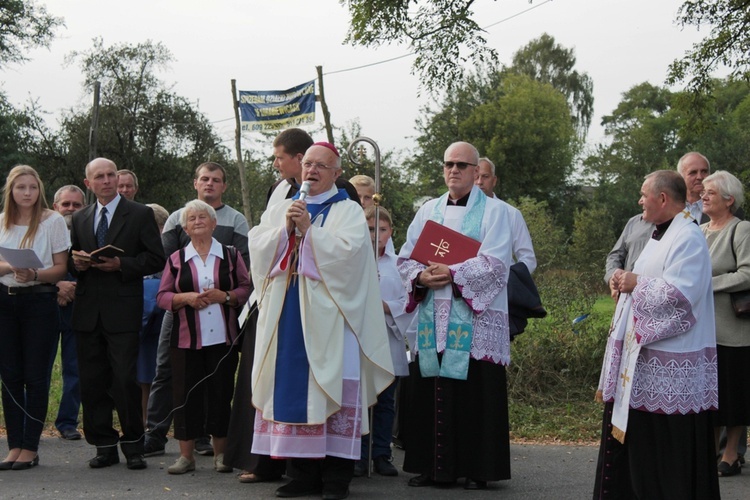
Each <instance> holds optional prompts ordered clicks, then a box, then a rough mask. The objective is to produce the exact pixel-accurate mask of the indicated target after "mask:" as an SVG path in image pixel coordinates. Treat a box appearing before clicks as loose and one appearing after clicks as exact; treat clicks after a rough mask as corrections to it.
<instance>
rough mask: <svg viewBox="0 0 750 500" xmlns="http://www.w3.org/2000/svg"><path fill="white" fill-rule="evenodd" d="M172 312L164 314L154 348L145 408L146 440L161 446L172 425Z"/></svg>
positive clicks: (165, 440)
mask: <svg viewBox="0 0 750 500" xmlns="http://www.w3.org/2000/svg"><path fill="white" fill-rule="evenodd" d="M173 322H174V317H173V316H172V311H167V312H165V313H164V319H163V320H162V324H161V331H160V332H159V344H158V346H157V347H156V375H155V376H154V380H153V382H151V392H150V393H149V395H148V406H147V408H146V426H147V427H148V434H147V435H146V440H147V441H149V442H151V441H154V442H156V443H158V444H159V445H161V446H164V445H165V444H166V443H167V432H169V426H170V425H172V408H173V407H172V365H171V364H170V360H169V350H170V347H169V343H170V339H171V337H172V324H173Z"/></svg>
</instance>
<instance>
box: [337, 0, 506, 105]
mask: <svg viewBox="0 0 750 500" xmlns="http://www.w3.org/2000/svg"><path fill="white" fill-rule="evenodd" d="M340 2H341V4H342V5H345V6H346V7H347V8H348V9H349V14H350V18H351V20H350V27H349V32H348V34H347V37H346V40H345V42H346V43H350V44H352V45H355V46H356V45H360V46H363V47H379V46H381V45H383V44H390V43H397V44H405V45H406V46H407V47H408V48H409V50H411V51H412V52H413V53H414V54H416V58H415V60H414V64H413V71H414V72H415V73H417V74H418V75H419V77H420V80H421V82H422V84H423V85H425V87H426V88H427V89H428V90H430V91H436V90H442V89H444V88H453V87H454V86H455V85H454V83H455V82H459V81H461V78H462V77H463V75H464V72H465V70H464V69H463V67H464V65H465V64H466V63H468V62H470V63H471V65H478V64H483V63H488V62H490V63H496V62H497V51H495V49H493V48H491V47H488V46H487V41H486V39H485V38H484V34H483V33H484V31H483V30H482V29H481V28H480V27H479V25H478V24H477V23H476V21H474V20H473V19H472V15H473V12H472V10H471V7H472V5H473V4H474V0H433V1H430V2H415V1H408V0H407V1H405V0H340Z"/></svg>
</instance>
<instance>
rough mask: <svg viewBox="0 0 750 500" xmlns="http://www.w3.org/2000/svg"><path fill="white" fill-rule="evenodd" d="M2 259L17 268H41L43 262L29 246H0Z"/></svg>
mask: <svg viewBox="0 0 750 500" xmlns="http://www.w3.org/2000/svg"><path fill="white" fill-rule="evenodd" d="M0 255H2V257H3V260H4V261H5V262H7V263H8V264H10V265H11V266H13V267H16V268H18V269H42V268H43V267H44V264H42V261H41V260H39V257H38V256H37V254H36V253H34V250H32V249H31V248H3V247H0Z"/></svg>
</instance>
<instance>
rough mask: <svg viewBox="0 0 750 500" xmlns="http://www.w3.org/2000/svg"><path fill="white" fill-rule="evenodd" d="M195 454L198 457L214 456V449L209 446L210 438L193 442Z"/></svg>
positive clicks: (201, 438)
mask: <svg viewBox="0 0 750 500" xmlns="http://www.w3.org/2000/svg"><path fill="white" fill-rule="evenodd" d="M195 452H196V453H197V454H198V455H203V456H206V457H211V456H213V454H214V447H213V446H211V438H209V437H200V438H198V439H196V440H195Z"/></svg>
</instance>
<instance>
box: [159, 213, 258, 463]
mask: <svg viewBox="0 0 750 500" xmlns="http://www.w3.org/2000/svg"><path fill="white" fill-rule="evenodd" d="M180 216H181V218H180V224H181V226H182V228H183V229H184V231H185V233H186V234H187V235H188V236H189V237H190V243H189V244H188V245H187V246H186V247H185V248H181V249H180V250H177V251H176V252H174V253H173V254H172V255H170V256H169V258H168V259H167V265H166V266H165V268H164V272H163V274H162V277H161V283H160V285H159V292H158V293H157V296H156V301H157V304H158V305H159V307H161V308H163V309H168V310H171V311H172V312H173V314H174V323H173V325H172V334H171V348H170V362H171V365H172V392H173V401H174V404H175V414H174V434H175V438H176V439H178V440H179V441H180V457H179V458H178V459H177V461H176V462H175V463H174V464H173V465H171V466H170V467H169V468H168V469H167V472H169V473H170V474H184V473H186V472H189V471H192V470H195V458H194V457H193V451H194V449H195V438H197V437H201V436H205V435H206V433H208V434H211V436H212V437H213V447H214V468H215V469H216V470H217V471H218V472H231V471H232V468H231V467H229V466H227V465H224V462H223V460H224V448H225V446H226V436H227V429H228V427H229V415H230V411H231V401H232V394H233V391H234V373H235V370H236V369H237V360H238V347H237V346H236V341H237V334H238V332H239V324H238V321H237V313H238V311H239V310H240V308H241V307H242V306H243V305H244V304H245V302H247V299H248V297H249V295H250V278H249V277H248V274H247V268H246V267H245V262H244V261H243V260H242V256H241V255H240V254H239V252H238V251H237V250H236V249H235V248H234V247H227V246H224V245H222V244H221V243H219V242H218V241H216V240H215V239H214V238H213V236H212V234H213V232H214V229H216V211H214V209H213V208H212V207H211V206H210V205H208V204H207V203H205V202H203V201H200V200H193V201H190V202H188V203H187V204H186V205H185V209H184V210H183V211H182V213H181V214H180ZM204 394H205V399H207V404H206V403H204Z"/></svg>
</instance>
